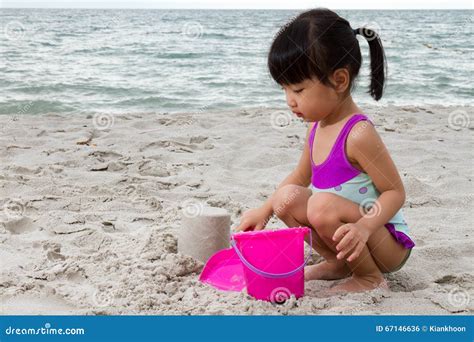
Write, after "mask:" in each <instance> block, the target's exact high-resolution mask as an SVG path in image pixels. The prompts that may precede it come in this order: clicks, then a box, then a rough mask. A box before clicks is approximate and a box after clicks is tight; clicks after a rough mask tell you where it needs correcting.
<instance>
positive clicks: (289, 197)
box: [272, 184, 303, 218]
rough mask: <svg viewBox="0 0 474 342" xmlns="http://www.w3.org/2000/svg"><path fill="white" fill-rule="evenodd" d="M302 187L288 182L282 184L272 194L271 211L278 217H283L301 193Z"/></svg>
mask: <svg viewBox="0 0 474 342" xmlns="http://www.w3.org/2000/svg"><path fill="white" fill-rule="evenodd" d="M302 190H303V189H302V187H301V186H298V185H293V184H288V185H285V186H282V187H281V188H280V189H278V190H277V192H276V193H275V194H274V195H273V200H272V203H273V212H274V213H275V215H276V216H278V217H279V218H282V217H284V216H285V215H287V214H288V213H289V211H290V210H291V208H292V206H293V205H294V204H295V202H296V201H297V199H298V197H299V196H300V195H301V194H302Z"/></svg>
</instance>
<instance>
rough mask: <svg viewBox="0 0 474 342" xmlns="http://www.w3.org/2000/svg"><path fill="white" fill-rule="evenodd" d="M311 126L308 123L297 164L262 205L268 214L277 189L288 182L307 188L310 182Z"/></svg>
mask: <svg viewBox="0 0 474 342" xmlns="http://www.w3.org/2000/svg"><path fill="white" fill-rule="evenodd" d="M311 127H312V124H310V125H309V127H308V130H307V132H306V138H305V144H304V148H303V153H302V154H301V156H300V160H299V162H298V165H297V166H296V168H295V169H294V170H293V171H292V172H291V173H290V174H289V175H288V176H286V178H285V179H284V180H283V181H282V182H281V183H280V184H279V185H278V187H277V188H276V190H275V192H274V193H273V194H272V195H271V196H270V197H269V198H268V199H267V201H266V202H265V203H264V204H263V205H262V207H263V208H266V210H268V212H269V216H271V215H273V203H272V197H273V195H274V194H275V193H276V192H277V191H278V189H280V188H281V187H283V186H285V185H288V184H294V185H299V186H302V187H305V188H307V187H308V186H309V184H310V183H311V159H310V155H309V134H310V132H311Z"/></svg>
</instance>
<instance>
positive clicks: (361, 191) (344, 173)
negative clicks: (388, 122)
mask: <svg viewBox="0 0 474 342" xmlns="http://www.w3.org/2000/svg"><path fill="white" fill-rule="evenodd" d="M359 121H365V123H366V124H373V123H372V122H371V121H370V120H369V119H368V118H367V116H365V115H363V114H355V115H353V116H352V117H351V118H350V119H349V120H348V121H347V122H346V124H345V125H344V127H343V128H342V130H341V132H340V133H339V135H338V137H337V139H336V142H335V143H334V146H333V147H332V149H331V152H330V153H329V156H328V157H327V158H326V160H325V161H324V162H323V163H322V164H319V165H316V164H314V162H313V157H312V156H313V145H314V135H315V132H316V128H317V126H318V123H317V122H316V123H315V124H314V125H313V128H312V129H311V133H310V136H309V144H310V160H311V169H312V175H311V190H312V191H313V192H330V193H334V194H336V195H339V196H341V197H344V198H346V199H348V200H351V201H353V202H355V203H357V204H359V205H360V206H361V207H363V208H364V209H366V210H368V209H370V208H371V207H372V206H374V205H375V206H376V205H377V204H374V203H375V200H376V199H377V198H378V197H379V196H380V192H379V191H378V190H377V188H376V187H375V185H374V183H373V182H372V179H371V178H370V177H369V175H368V174H366V173H364V172H361V171H359V170H358V169H356V168H355V167H353V166H352V165H351V163H350V162H349V161H348V160H347V156H346V152H345V144H346V140H347V136H348V135H349V133H350V132H351V130H352V128H353V127H354V125H355V124H356V123H358V122H359ZM362 127H363V126H362ZM356 133H357V132H354V134H356ZM377 210H378V208H377V207H375V208H374V212H376V211H377ZM385 227H386V228H387V229H388V230H389V232H390V233H391V234H392V236H393V237H394V238H395V239H396V240H397V241H398V242H399V243H400V244H402V245H403V246H404V247H405V248H407V249H410V248H413V247H414V246H415V243H414V242H413V241H412V240H411V239H410V237H409V236H408V226H407V224H406V222H405V219H404V217H403V213H402V210H401V209H400V210H399V211H398V212H397V213H396V214H395V216H394V217H393V218H392V219H391V220H390V221H389V222H387V224H385Z"/></svg>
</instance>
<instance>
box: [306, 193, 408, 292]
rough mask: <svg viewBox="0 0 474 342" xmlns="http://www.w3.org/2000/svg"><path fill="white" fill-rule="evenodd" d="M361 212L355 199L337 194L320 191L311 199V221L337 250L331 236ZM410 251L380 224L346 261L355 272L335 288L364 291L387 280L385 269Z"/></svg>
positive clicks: (309, 213) (309, 218) (309, 210)
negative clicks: (354, 258) (353, 257)
mask: <svg viewBox="0 0 474 342" xmlns="http://www.w3.org/2000/svg"><path fill="white" fill-rule="evenodd" d="M381 210H383V208H381ZM361 216H362V215H361V212H360V210H359V206H358V205H357V204H356V203H354V202H352V201H349V200H347V199H345V198H343V197H340V196H337V195H335V194H331V193H317V194H314V195H312V196H311V197H310V199H309V201H308V221H309V222H310V223H311V224H312V226H313V227H315V228H316V231H317V232H318V234H319V236H321V238H322V239H323V240H324V242H325V243H326V246H327V247H329V248H330V249H331V250H332V251H333V252H334V253H336V245H337V243H336V242H334V241H333V240H332V236H333V235H334V232H335V231H336V230H337V228H339V227H340V226H341V225H343V224H345V223H350V222H356V221H357V220H359V219H360V218H361ZM407 253H408V250H406V249H405V248H404V247H403V246H401V245H400V244H399V243H398V242H397V241H396V240H395V239H394V238H393V236H392V235H391V234H390V233H389V231H388V230H387V229H386V228H385V227H380V228H379V229H378V230H377V231H376V232H374V233H373V234H372V235H371V236H370V237H369V240H368V241H367V244H366V246H365V247H364V250H363V251H362V253H361V254H360V256H359V257H358V258H357V259H356V260H354V261H352V262H348V263H347V265H348V266H349V268H350V269H351V270H352V272H353V275H352V278H351V279H350V280H348V281H346V282H344V283H343V284H340V285H337V286H335V287H334V288H333V289H334V291H340V290H341V291H364V290H370V289H373V288H375V287H378V286H380V285H381V284H384V281H383V276H382V272H390V271H392V270H394V269H395V268H396V267H397V266H398V265H399V264H400V263H401V262H402V261H403V259H404V258H405V256H406V254H407Z"/></svg>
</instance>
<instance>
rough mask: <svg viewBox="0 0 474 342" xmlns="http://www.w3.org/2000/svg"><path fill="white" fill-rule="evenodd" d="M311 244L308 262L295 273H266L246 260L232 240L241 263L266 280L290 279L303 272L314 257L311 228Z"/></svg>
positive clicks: (294, 271) (231, 240) (295, 270)
mask: <svg viewBox="0 0 474 342" xmlns="http://www.w3.org/2000/svg"><path fill="white" fill-rule="evenodd" d="M309 243H310V247H311V249H310V251H309V255H308V256H307V258H306V260H305V261H304V262H303V263H302V264H301V265H300V266H298V267H297V268H295V269H294V270H293V271H290V272H285V273H269V272H265V271H262V270H260V269H258V268H256V267H255V266H254V265H252V264H251V263H250V262H249V261H248V260H247V259H245V257H244V256H243V255H242V253H241V252H240V250H239V249H238V248H237V243H236V242H235V240H234V238H233V237H231V239H230V244H231V246H232V248H234V250H235V253H237V256H238V257H239V259H240V261H242V263H243V264H244V265H245V266H247V267H248V268H249V269H250V270H252V271H253V272H254V273H257V274H258V275H261V276H263V277H266V278H286V277H290V276H292V275H294V274H296V273H298V272H299V271H301V270H302V269H303V268H304V267H305V266H306V264H307V263H308V261H309V260H310V259H311V257H312V256H313V239H312V234H311V228H309Z"/></svg>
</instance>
